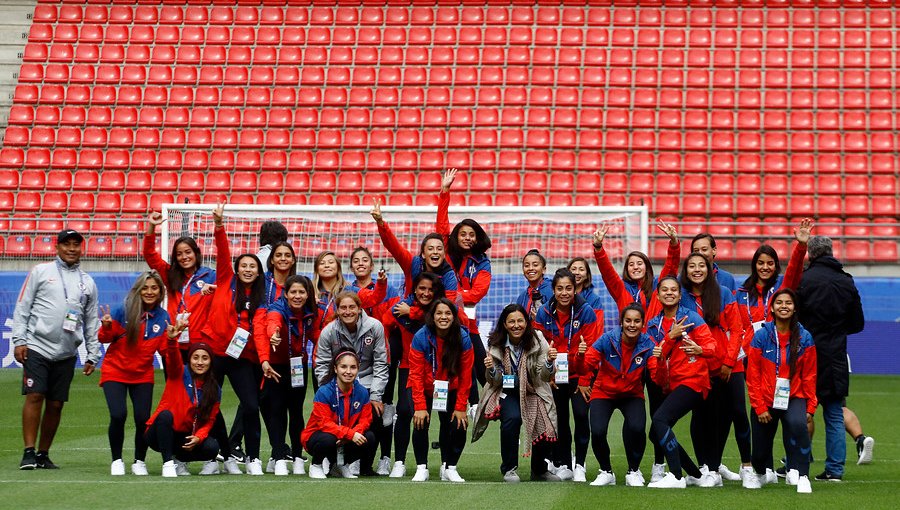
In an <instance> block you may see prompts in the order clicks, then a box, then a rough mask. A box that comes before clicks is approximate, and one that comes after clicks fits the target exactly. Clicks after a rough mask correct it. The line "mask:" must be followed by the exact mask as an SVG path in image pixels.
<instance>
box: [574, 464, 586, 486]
mask: <svg viewBox="0 0 900 510" xmlns="http://www.w3.org/2000/svg"><path fill="white" fill-rule="evenodd" d="M572 481H574V482H586V481H587V472H586V471H585V470H584V466H582V465H581V464H575V470H574V472H573V476H572Z"/></svg>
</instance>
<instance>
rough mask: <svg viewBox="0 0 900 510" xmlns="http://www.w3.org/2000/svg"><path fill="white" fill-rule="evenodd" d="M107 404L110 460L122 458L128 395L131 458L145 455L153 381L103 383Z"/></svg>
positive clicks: (138, 458)
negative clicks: (132, 455)
mask: <svg viewBox="0 0 900 510" xmlns="http://www.w3.org/2000/svg"><path fill="white" fill-rule="evenodd" d="M103 394H104V395H105V396H106V406H107V407H109V429H108V435H109V449H110V451H111V452H112V458H113V460H116V459H121V458H122V445H123V444H124V443H125V420H126V419H127V418H128V402H127V398H128V395H129V394H130V395H131V409H132V411H133V413H134V460H144V459H146V457H147V442H146V441H144V429H145V428H146V427H147V425H146V424H147V420H149V419H150V407H151V406H152V405H153V383H144V384H125V383H120V382H115V381H107V382H105V383H103Z"/></svg>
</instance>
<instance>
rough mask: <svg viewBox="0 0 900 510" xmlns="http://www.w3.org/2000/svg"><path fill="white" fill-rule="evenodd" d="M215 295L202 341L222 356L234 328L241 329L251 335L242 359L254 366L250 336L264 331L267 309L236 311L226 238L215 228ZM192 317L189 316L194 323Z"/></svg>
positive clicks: (229, 252)
mask: <svg viewBox="0 0 900 510" xmlns="http://www.w3.org/2000/svg"><path fill="white" fill-rule="evenodd" d="M215 238H216V292H215V293H213V299H212V305H211V306H210V308H209V316H208V317H207V320H206V325H205V326H204V327H203V331H202V335H203V341H204V342H206V343H208V344H209V346H210V347H211V348H212V350H213V354H215V355H216V356H225V351H226V350H227V349H228V344H229V343H230V342H231V338H232V337H233V336H234V332H235V331H237V328H239V327H240V328H244V329H246V330H247V331H248V332H249V333H250V337H249V339H248V341H247V346H246V347H245V348H244V350H243V351H242V352H241V358H244V359H246V360H248V361H252V362H253V363H259V358H257V355H256V349H254V348H253V345H251V343H253V342H254V338H255V337H254V334H253V332H254V331H256V330H259V329H265V328H266V322H265V321H266V307H265V305H261V306H260V307H259V308H257V309H256V311H255V312H254V313H253V314H252V316H251V314H250V311H249V310H241V311H240V313H239V312H238V311H237V310H236V309H235V292H236V288H237V284H236V280H237V277H236V276H235V275H234V268H233V267H232V266H231V246H230V245H229V243H228V235H227V234H226V233H225V228H224V227H216V230H215ZM193 318H194V316H193V315H191V321H192V322H193Z"/></svg>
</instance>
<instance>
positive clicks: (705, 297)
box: [679, 252, 722, 328]
mask: <svg viewBox="0 0 900 510" xmlns="http://www.w3.org/2000/svg"><path fill="white" fill-rule="evenodd" d="M695 258H699V259H703V262H706V278H704V279H703V281H702V282H700V303H701V305H702V306H703V320H704V321H705V322H706V324H707V325H708V326H709V327H711V328H712V327H715V326H718V325H719V315H720V312H721V308H722V288H721V287H720V286H719V282H718V280H716V277H715V275H713V268H712V261H711V260H709V259H708V258H706V255H703V254H701V253H697V252H695V253H691V254H690V255H688V256H687V257H685V259H684V260H683V261H682V262H681V276H679V279H680V280H681V287H682V288H684V289H687V290H689V291H690V290H693V287H694V282H692V281H691V279H690V278H689V277H688V274H687V271H688V269H687V268H688V264H689V263H690V261H691V259H695Z"/></svg>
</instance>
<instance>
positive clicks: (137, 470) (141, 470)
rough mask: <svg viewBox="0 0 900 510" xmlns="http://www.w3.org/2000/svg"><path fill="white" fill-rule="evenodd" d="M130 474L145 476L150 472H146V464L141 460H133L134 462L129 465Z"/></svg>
mask: <svg viewBox="0 0 900 510" xmlns="http://www.w3.org/2000/svg"><path fill="white" fill-rule="evenodd" d="M131 474H133V475H135V476H147V475H149V474H150V473H148V472H147V464H145V463H144V461H142V460H136V461H134V464H132V465H131Z"/></svg>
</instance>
